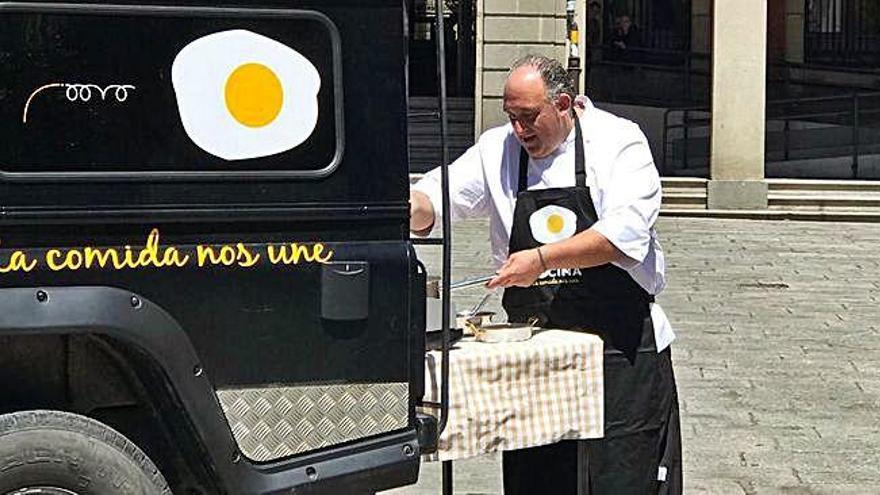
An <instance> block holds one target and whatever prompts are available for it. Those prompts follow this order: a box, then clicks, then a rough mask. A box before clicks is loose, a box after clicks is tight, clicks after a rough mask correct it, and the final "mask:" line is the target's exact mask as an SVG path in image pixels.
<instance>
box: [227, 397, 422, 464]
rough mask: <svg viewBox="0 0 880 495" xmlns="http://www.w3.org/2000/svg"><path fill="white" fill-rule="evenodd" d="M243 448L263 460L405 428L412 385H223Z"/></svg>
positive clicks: (231, 421)
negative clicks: (264, 386)
mask: <svg viewBox="0 0 880 495" xmlns="http://www.w3.org/2000/svg"><path fill="white" fill-rule="evenodd" d="M217 398H218V399H219V400H220V405H221V406H222V407H223V413H224V414H225V415H226V419H227V421H229V426H230V427H231V428H232V434H233V436H234V437H235V441H236V443H238V448H239V449H240V450H241V453H242V454H244V455H245V456H246V457H247V458H249V459H251V460H253V461H257V462H265V461H272V460H275V459H280V458H282V457H288V456H292V455H296V454H299V453H301V452H307V451H310V450H314V449H318V448H321V447H328V446H331V445H335V444H339V443H344V442H349V441H352V440H357V439H360V438H364V437H369V436H372V435H378V434H381V433H386V432H390V431H394V430H399V429H401V428H405V427H406V426H407V424H408V421H409V415H408V413H407V408H408V404H409V385H408V384H406V383H368V384H353V385H309V386H299V387H271V388H253V389H236V390H221V391H218V392H217Z"/></svg>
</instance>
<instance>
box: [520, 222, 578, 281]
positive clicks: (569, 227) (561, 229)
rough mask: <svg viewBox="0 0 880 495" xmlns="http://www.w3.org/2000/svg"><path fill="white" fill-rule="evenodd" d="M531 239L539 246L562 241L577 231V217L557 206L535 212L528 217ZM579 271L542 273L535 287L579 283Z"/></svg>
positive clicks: (549, 271)
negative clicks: (538, 243) (539, 244)
mask: <svg viewBox="0 0 880 495" xmlns="http://www.w3.org/2000/svg"><path fill="white" fill-rule="evenodd" d="M529 227H530V229H531V231H532V237H534V238H535V240H536V241H538V242H540V243H541V244H551V243H554V242H559V241H564V240H565V239H568V238H569V237H571V236H573V235H574V234H575V232H576V231H577V215H576V214H575V213H574V212H573V211H571V210H569V209H568V208H564V207H562V206H558V205H548V206H545V207H543V208H541V209H540V210H537V211H535V212H534V213H532V215H531V216H530V217H529ZM581 275H582V273H581V271H580V270H579V269H577V268H573V269H554V270H547V271H546V272H544V273H542V274H541V276H540V277H538V280H537V281H536V282H535V285H556V284H567V283H575V282H579V281H580V277H581Z"/></svg>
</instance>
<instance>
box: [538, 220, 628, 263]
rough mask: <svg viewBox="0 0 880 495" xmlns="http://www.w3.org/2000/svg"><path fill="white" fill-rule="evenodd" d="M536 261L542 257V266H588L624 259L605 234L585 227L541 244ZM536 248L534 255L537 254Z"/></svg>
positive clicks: (623, 255) (624, 256)
mask: <svg viewBox="0 0 880 495" xmlns="http://www.w3.org/2000/svg"><path fill="white" fill-rule="evenodd" d="M538 249H540V255H539V256H538V261H539V262H540V261H541V258H543V262H544V263H543V265H544V266H542V268H544V267H546V268H544V269H546V270H550V269H553V268H589V267H592V266H599V265H604V264H606V263H615V262H620V261H623V260H624V259H626V255H625V254H623V252H621V251H620V250H619V249H617V247H615V246H614V244H612V243H611V242H610V241H609V240H608V239H607V238H606V237H605V236H603V235H602V234H600V233H599V232H597V231H595V230H593V229H587V230H585V231H583V232H581V233H579V234H577V235H575V236H572V237H570V238H568V239H566V240H564V241H559V242H555V243H553V244H547V245H544V246H541V247H540V248H538ZM538 249H536V250H535V253H534V254H535V255H538V254H539V253H538V252H537V251H538Z"/></svg>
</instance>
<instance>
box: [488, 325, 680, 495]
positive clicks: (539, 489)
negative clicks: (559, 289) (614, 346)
mask: <svg viewBox="0 0 880 495" xmlns="http://www.w3.org/2000/svg"><path fill="white" fill-rule="evenodd" d="M651 333H652V334H651V335H650V337H649V338H650V341H651V343H653V340H654V339H653V330H651ZM645 337H646V338H647V337H648V336H647V335H646V336H645ZM645 340H646V339H645ZM643 342H644V340H643ZM651 347H653V346H651ZM604 373H605V437H604V438H601V439H597V440H586V441H583V442H584V446H585V447H586V452H587V455H588V458H589V473H588V476H589V485H590V495H629V494H632V495H646V494H660V495H667V494H670V495H678V494H681V493H682V472H681V431H680V423H679V413H678V393H677V390H676V386H675V376H674V373H673V370H672V358H671V352H670V350H669V349H666V350H664V351H663V352H661V353H659V354H658V353H657V351H656V350H653V349H646V350H640V352H637V353H636V355H635V357H634V359H632V360H631V359H630V358H627V357H626V356H624V355H623V354H622V353H620V352H616V351H613V350H612V351H611V352H606V355H605V363H604ZM577 451H578V441H576V440H571V441H562V442H559V443H556V444H553V445H545V446H541V447H535V448H530V449H522V450H515V451H509V452H505V453H504V456H503V467H504V493H505V495H525V494H561V495H567V494H572V495H574V494H576V493H577V480H578V456H577ZM659 478H665V480H663V481H661V480H660V479H659Z"/></svg>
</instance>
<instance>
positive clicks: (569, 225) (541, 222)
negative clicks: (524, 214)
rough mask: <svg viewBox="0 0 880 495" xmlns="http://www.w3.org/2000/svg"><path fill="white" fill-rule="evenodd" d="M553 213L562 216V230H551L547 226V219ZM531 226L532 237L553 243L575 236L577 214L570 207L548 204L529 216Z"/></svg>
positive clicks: (539, 240)
mask: <svg viewBox="0 0 880 495" xmlns="http://www.w3.org/2000/svg"><path fill="white" fill-rule="evenodd" d="M552 215H559V216H560V217H561V218H562V230H560V231H559V232H551V231H550V229H548V228H547V221H548V219H549V218H550V217H551V216H552ZM529 227H530V229H531V231H532V237H534V238H535V240H536V241H538V242H540V243H541V244H551V243H554V242H559V241H563V240H565V239H568V238H569V237H571V236H573V235H574V234H575V232H576V231H577V215H575V213H574V212H573V211H571V210H569V209H568V208H564V207H562V206H557V205H548V206H545V207H543V208H541V209H540V210H537V211H535V212H534V213H532V214H531V216H530V217H529Z"/></svg>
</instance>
